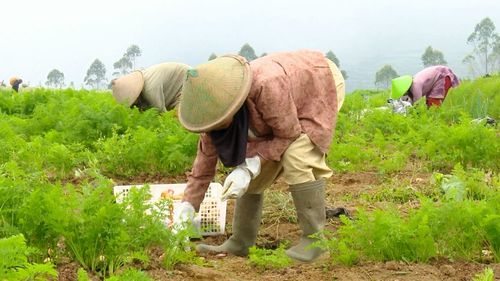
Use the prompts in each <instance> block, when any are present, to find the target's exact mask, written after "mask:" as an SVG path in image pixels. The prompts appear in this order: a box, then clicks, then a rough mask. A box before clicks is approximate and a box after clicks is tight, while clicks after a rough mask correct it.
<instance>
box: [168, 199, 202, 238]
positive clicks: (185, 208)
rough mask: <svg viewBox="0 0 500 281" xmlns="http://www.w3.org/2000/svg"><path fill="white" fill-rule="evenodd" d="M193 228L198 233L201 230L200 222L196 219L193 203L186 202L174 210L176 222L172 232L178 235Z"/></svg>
mask: <svg viewBox="0 0 500 281" xmlns="http://www.w3.org/2000/svg"><path fill="white" fill-rule="evenodd" d="M190 226H193V227H194V228H195V230H196V231H199V229H200V221H199V219H196V211H195V210H194V207H193V205H191V203H189V202H187V201H184V202H182V203H181V205H180V206H179V207H178V208H176V209H174V222H173V227H172V231H173V232H174V233H177V232H178V231H181V230H183V229H185V228H186V227H190Z"/></svg>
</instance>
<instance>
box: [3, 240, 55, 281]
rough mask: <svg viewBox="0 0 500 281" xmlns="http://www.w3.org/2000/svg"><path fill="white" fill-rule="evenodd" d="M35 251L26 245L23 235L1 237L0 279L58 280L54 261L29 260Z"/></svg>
mask: <svg viewBox="0 0 500 281" xmlns="http://www.w3.org/2000/svg"><path fill="white" fill-rule="evenodd" d="M33 251H34V249H31V248H29V247H28V246H26V242H25V240H24V237H23V235H16V236H11V237H9V238H3V239H0V257H1V258H0V280H56V279H57V271H56V270H55V269H54V265H53V264H52V263H50V262H48V263H32V262H30V261H29V259H28V257H29V256H30V255H31V253H32V252H33Z"/></svg>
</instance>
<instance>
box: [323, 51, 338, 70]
mask: <svg viewBox="0 0 500 281" xmlns="http://www.w3.org/2000/svg"><path fill="white" fill-rule="evenodd" d="M325 57H326V58H327V59H329V60H331V61H333V63H334V64H335V65H336V66H338V67H340V61H339V59H338V58H337V56H336V55H335V54H334V53H333V52H332V50H330V51H328V52H326V54H325Z"/></svg>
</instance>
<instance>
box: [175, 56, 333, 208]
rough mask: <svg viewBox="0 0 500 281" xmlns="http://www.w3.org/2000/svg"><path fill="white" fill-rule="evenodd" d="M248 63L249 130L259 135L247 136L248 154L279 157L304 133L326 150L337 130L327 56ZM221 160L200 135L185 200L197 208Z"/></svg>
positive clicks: (272, 57)
mask: <svg viewBox="0 0 500 281" xmlns="http://www.w3.org/2000/svg"><path fill="white" fill-rule="evenodd" d="M250 67H251V70H252V72H253V82H252V87H251V89H250V92H249V94H248V97H247V99H246V104H247V107H248V111H249V120H250V129H251V130H252V132H253V133H254V134H255V135H256V136H257V138H249V141H248V144H247V157H252V156H255V155H259V156H260V157H262V158H264V159H266V160H271V161H280V159H281V156H282V155H283V153H284V152H285V150H286V149H287V147H288V146H289V145H290V144H291V143H292V142H293V141H294V140H295V139H297V137H299V135H300V134H301V133H306V134H307V135H308V136H309V138H310V139H311V141H312V142H313V143H314V144H315V145H316V146H317V147H318V148H319V149H320V150H321V151H322V152H324V153H326V152H327V151H328V149H329V147H330V144H331V142H332V138H333V133H334V129H335V122H336V118H337V93H336V88H335V83H334V80H333V76H332V72H331V70H330V68H329V66H328V63H327V61H326V59H325V58H324V55H323V54H322V53H319V52H312V51H298V52H287V53H276V54H271V55H267V56H264V57H262V58H259V59H256V60H254V61H252V62H251V63H250ZM217 159H218V158H217V154H216V151H215V147H214V146H213V144H212V142H211V140H210V137H209V136H208V135H207V134H201V135H200V141H199V143H198V153H197V155H196V159H195V161H194V164H193V169H192V171H191V172H190V173H189V175H188V183H187V188H186V191H185V193H184V201H188V202H190V203H191V204H192V205H193V206H194V207H195V209H197V210H198V208H199V206H200V203H201V201H202V200H203V198H204V195H205V192H206V190H207V188H208V185H209V183H210V181H212V180H213V177H214V175H215V172H216V164H217Z"/></svg>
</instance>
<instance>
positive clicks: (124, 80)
mask: <svg viewBox="0 0 500 281" xmlns="http://www.w3.org/2000/svg"><path fill="white" fill-rule="evenodd" d="M143 87H144V77H143V76H142V72H140V71H134V72H132V73H129V74H127V75H125V76H122V77H120V78H118V79H115V80H113V81H112V83H111V89H112V90H113V96H114V97H115V99H116V101H118V102H119V103H126V104H127V105H128V106H131V105H132V104H134V102H135V101H136V100H137V98H138V97H139V94H140V93H141V91H142V88H143Z"/></svg>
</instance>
